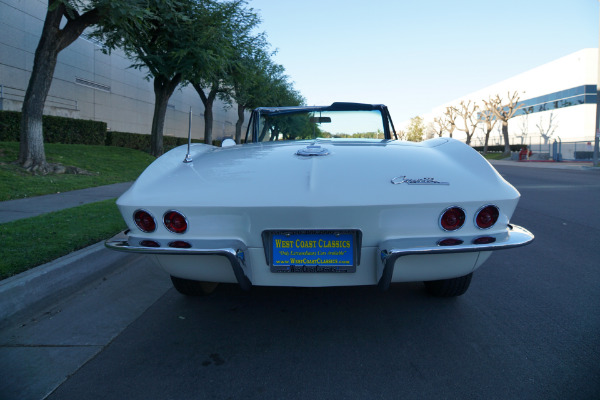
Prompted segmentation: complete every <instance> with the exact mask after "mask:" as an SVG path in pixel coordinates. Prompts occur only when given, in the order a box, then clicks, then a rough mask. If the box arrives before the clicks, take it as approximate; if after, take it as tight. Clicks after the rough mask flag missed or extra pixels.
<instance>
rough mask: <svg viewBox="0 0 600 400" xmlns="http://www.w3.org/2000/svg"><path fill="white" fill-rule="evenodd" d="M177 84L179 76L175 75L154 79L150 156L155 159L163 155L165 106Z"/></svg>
mask: <svg viewBox="0 0 600 400" xmlns="http://www.w3.org/2000/svg"><path fill="white" fill-rule="evenodd" d="M179 82H181V74H176V75H175V76H174V77H173V79H169V78H167V77H166V76H162V75H159V76H157V77H155V78H154V115H153V116H152V131H151V134H150V154H152V155H153V156H155V157H159V156H161V155H162V154H163V130H164V127H165V116H166V114H167V105H168V104H169V99H170V98H171V95H172V94H173V92H174V91H175V88H176V87H177V85H179Z"/></svg>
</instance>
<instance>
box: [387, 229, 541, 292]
mask: <svg viewBox="0 0 600 400" xmlns="http://www.w3.org/2000/svg"><path fill="white" fill-rule="evenodd" d="M490 236H493V237H497V236H498V235H490ZM533 239H534V236H533V234H532V233H531V232H529V231H528V230H527V229H525V228H523V227H520V226H517V225H508V230H507V232H506V233H503V234H502V235H500V237H497V240H496V241H495V242H494V243H489V244H480V245H477V244H469V243H466V241H465V243H464V244H462V245H459V246H436V245H427V246H420V245H419V244H418V243H417V242H416V241H414V240H410V239H406V240H405V239H400V240H391V241H388V242H384V243H381V244H380V245H379V249H378V251H379V254H380V264H379V268H378V273H379V271H381V278H380V279H379V282H378V284H377V286H378V287H379V288H380V289H381V290H387V289H388V288H389V286H390V283H391V282H392V275H393V274H394V263H395V262H396V260H397V259H398V258H400V257H404V256H410V255H430V254H444V253H470V252H481V251H495V250H505V249H512V248H515V247H520V246H525V245H528V244H529V243H531V242H532V241H533ZM402 244H406V245H408V246H406V247H405V246H402V247H398V245H402Z"/></svg>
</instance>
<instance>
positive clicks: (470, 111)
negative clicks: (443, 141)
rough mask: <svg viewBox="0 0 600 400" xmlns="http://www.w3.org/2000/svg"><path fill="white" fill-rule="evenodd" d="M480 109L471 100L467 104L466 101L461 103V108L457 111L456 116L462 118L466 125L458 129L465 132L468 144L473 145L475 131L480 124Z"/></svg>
mask: <svg viewBox="0 0 600 400" xmlns="http://www.w3.org/2000/svg"><path fill="white" fill-rule="evenodd" d="M478 109H479V106H477V104H475V103H474V102H473V103H472V102H471V100H469V101H467V102H465V101H464V100H463V101H461V102H460V104H459V107H458V108H457V109H456V114H457V115H458V116H460V117H461V118H462V120H463V123H464V125H463V128H458V127H457V129H458V130H461V131H463V132H465V134H466V135H467V141H466V144H471V138H472V137H473V134H474V133H475V129H476V128H477V124H478V123H479V120H478V118H477V110H478Z"/></svg>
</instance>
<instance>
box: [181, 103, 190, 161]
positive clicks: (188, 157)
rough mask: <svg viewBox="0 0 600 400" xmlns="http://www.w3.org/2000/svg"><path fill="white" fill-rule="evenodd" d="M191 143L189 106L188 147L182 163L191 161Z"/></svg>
mask: <svg viewBox="0 0 600 400" xmlns="http://www.w3.org/2000/svg"><path fill="white" fill-rule="evenodd" d="M191 145H192V107H190V119H189V123H188V148H187V153H186V154H185V158H184V159H183V162H184V163H186V164H187V163H191V162H192V157H190V146H191Z"/></svg>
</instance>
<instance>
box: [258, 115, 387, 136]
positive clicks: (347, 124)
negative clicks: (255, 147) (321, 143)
mask: <svg viewBox="0 0 600 400" xmlns="http://www.w3.org/2000/svg"><path fill="white" fill-rule="evenodd" d="M316 138H339V139H345V138H369V139H384V126H383V118H382V115H381V112H380V111H379V110H369V111H312V112H310V111H301V112H293V113H274V114H261V115H260V120H259V123H258V135H257V139H258V141H259V142H268V141H277V140H306V139H316Z"/></svg>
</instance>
